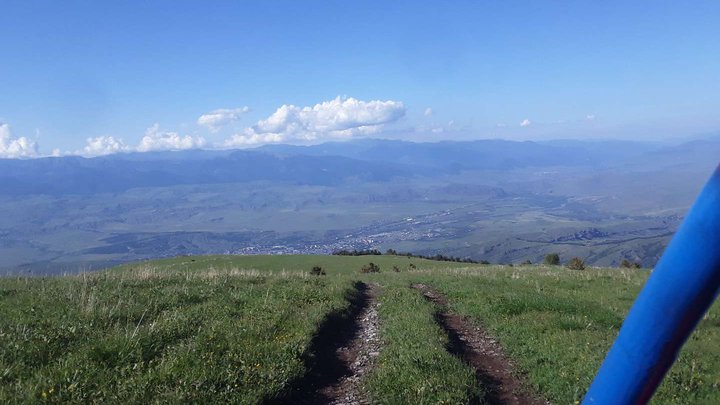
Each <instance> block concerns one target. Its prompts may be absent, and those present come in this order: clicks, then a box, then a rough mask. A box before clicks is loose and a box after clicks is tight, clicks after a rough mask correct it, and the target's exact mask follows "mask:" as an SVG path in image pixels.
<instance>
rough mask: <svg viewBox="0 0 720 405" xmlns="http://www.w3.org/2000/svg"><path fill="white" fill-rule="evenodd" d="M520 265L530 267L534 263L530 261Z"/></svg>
mask: <svg viewBox="0 0 720 405" xmlns="http://www.w3.org/2000/svg"><path fill="white" fill-rule="evenodd" d="M520 264H522V265H523V266H529V265H531V264H532V262H531V261H530V260H525V261H524V262H522V263H520Z"/></svg>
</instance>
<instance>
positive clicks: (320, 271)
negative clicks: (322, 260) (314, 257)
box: [310, 266, 325, 276]
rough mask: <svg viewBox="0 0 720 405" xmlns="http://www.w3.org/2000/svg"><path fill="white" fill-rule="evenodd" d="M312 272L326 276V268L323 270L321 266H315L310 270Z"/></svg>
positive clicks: (315, 274)
mask: <svg viewBox="0 0 720 405" xmlns="http://www.w3.org/2000/svg"><path fill="white" fill-rule="evenodd" d="M310 274H312V275H313V276H324V275H325V270H323V268H322V267H320V266H313V268H312V270H310Z"/></svg>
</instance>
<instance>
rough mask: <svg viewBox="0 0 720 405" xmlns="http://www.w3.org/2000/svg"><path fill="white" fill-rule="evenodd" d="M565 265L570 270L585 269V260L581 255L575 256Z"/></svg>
mask: <svg viewBox="0 0 720 405" xmlns="http://www.w3.org/2000/svg"><path fill="white" fill-rule="evenodd" d="M565 267H567V268H568V269H570V270H585V261H584V260H583V259H581V258H579V257H573V258H572V259H570V261H569V262H567V264H566V265H565Z"/></svg>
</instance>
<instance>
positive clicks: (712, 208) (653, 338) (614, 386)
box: [583, 168, 720, 405]
mask: <svg viewBox="0 0 720 405" xmlns="http://www.w3.org/2000/svg"><path fill="white" fill-rule="evenodd" d="M719 287H720V168H718V169H716V170H715V173H713V175H712V176H711V177H710V180H708V182H707V184H706V185H705V187H704V188H703V190H702V191H701V193H700V195H699V196H698V198H697V200H696V201H695V203H694V204H693V206H692V208H690V211H689V212H688V214H687V216H686V217H685V219H684V220H683V222H682V224H681V225H680V228H679V229H678V230H677V232H676V233H675V236H674V237H673V238H672V240H671V242H670V244H669V245H668V247H667V248H666V249H665V252H664V253H663V255H662V257H661V258H660V261H659V262H658V264H657V266H655V268H654V270H653V271H652V273H651V275H650V277H649V278H648V280H647V282H646V283H645V286H644V287H643V288H642V290H641V291H640V294H639V295H638V297H637V299H636V300H635V302H634V303H633V306H632V308H631V309H630V312H629V313H628V315H627V317H626V318H625V321H624V322H623V325H622V327H621V328H620V332H619V334H618V336H617V339H616V340H615V342H614V343H613V345H612V347H611V348H610V351H609V352H608V354H607V356H606V357H605V360H604V361H603V363H602V366H601V367H600V370H599V371H598V373H597V375H596V376H595V379H594V380H593V382H592V384H591V385H590V388H589V390H588V392H587V393H586V395H585V398H584V399H583V404H613V405H616V404H644V403H647V402H648V401H649V400H650V398H651V397H652V395H653V393H654V392H655V390H656V389H657V387H658V385H660V382H662V379H663V377H664V376H665V373H667V371H668V370H669V369H670V367H671V366H672V365H673V363H674V362H675V360H676V359H677V356H678V353H679V352H680V349H681V348H682V346H683V344H684V343H685V341H686V340H687V338H688V337H689V336H690V334H691V333H692V331H693V330H694V329H695V327H696V326H697V324H698V323H699V322H700V320H701V319H702V317H703V316H704V314H705V313H706V312H707V310H708V308H710V305H712V303H713V301H714V300H715V297H716V296H717V295H718V288H719ZM718 350H720V346H719V347H718Z"/></svg>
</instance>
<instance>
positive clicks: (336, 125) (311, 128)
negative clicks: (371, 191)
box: [225, 97, 405, 146]
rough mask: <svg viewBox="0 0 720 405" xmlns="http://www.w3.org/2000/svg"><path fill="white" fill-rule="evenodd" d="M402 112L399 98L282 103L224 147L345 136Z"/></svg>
mask: <svg viewBox="0 0 720 405" xmlns="http://www.w3.org/2000/svg"><path fill="white" fill-rule="evenodd" d="M404 115H405V106H404V105H403V103H402V102H399V101H392V100H388V101H380V100H373V101H361V100H357V99H354V98H352V97H350V98H340V97H337V98H335V99H333V100H330V101H325V102H322V103H319V104H315V105H314V106H312V107H297V106H294V105H287V104H286V105H283V106H281V107H280V108H278V109H277V110H276V111H275V112H274V113H273V114H272V115H271V116H270V117H268V118H267V119H264V120H260V121H258V122H257V124H255V125H253V126H252V127H250V128H247V129H245V131H244V132H243V133H240V134H236V135H234V136H233V137H232V138H230V139H228V140H227V141H226V142H225V145H226V146H245V145H253V144H261V143H272V142H275V143H277V142H314V141H321V140H327V139H343V138H344V139H347V138H351V137H353V136H357V135H368V134H373V133H376V132H378V131H380V130H381V129H382V128H383V126H384V125H385V124H389V123H392V122H395V121H397V120H399V119H400V118H402V117H403V116H404Z"/></svg>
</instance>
